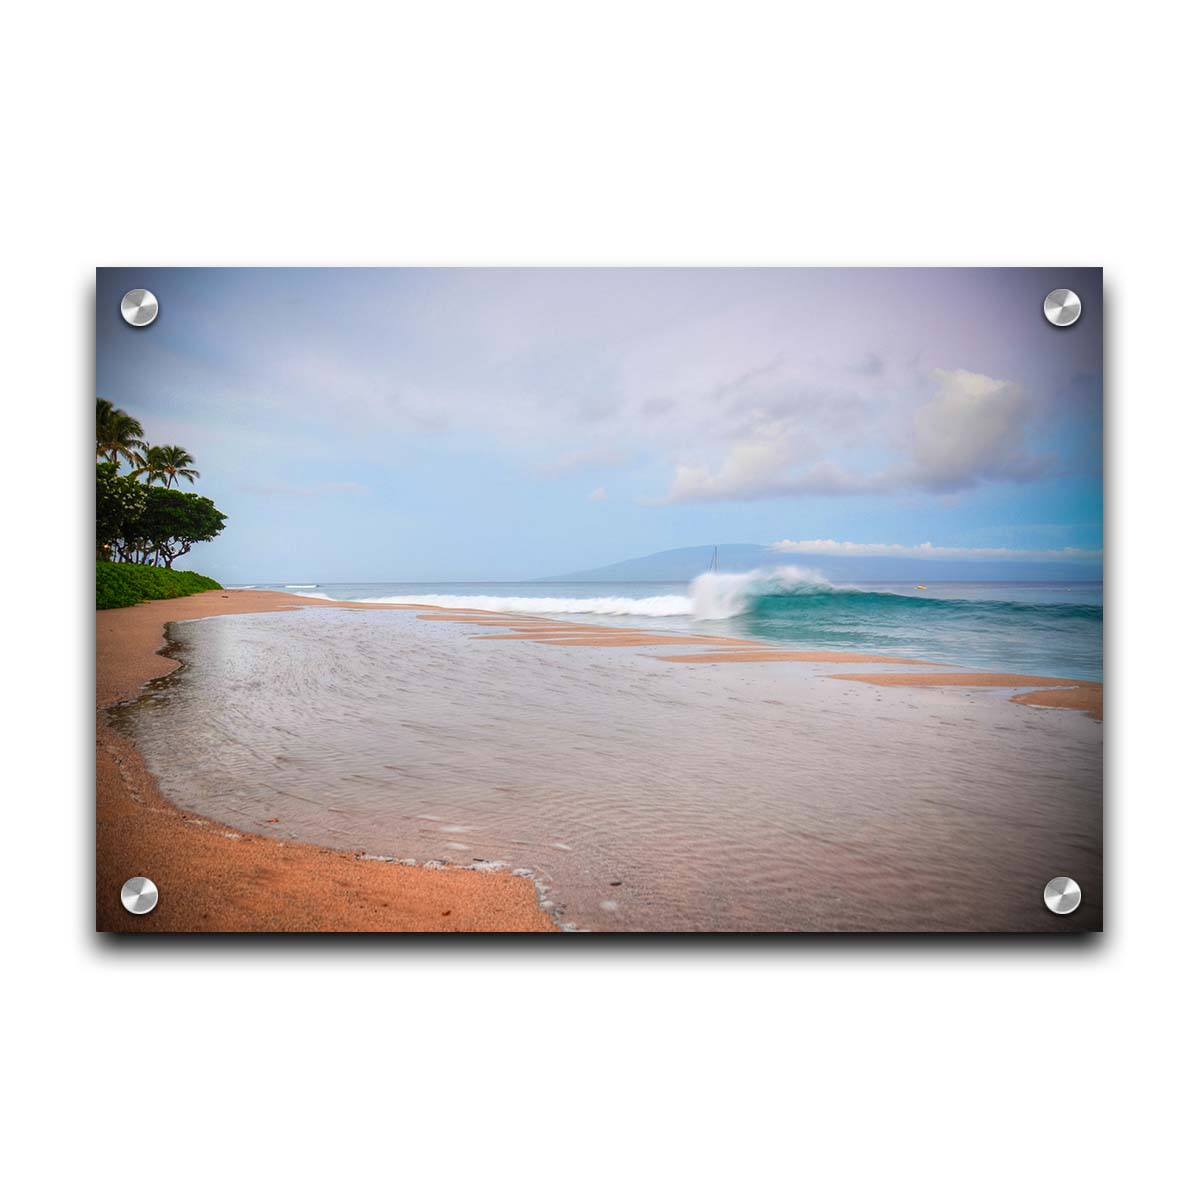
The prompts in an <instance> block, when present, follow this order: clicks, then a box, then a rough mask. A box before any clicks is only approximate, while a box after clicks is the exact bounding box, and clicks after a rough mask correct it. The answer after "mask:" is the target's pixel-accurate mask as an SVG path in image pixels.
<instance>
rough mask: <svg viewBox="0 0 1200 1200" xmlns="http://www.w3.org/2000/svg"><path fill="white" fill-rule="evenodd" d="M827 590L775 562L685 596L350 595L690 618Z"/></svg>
mask: <svg viewBox="0 0 1200 1200" xmlns="http://www.w3.org/2000/svg"><path fill="white" fill-rule="evenodd" d="M833 590H835V589H834V585H833V584H831V583H830V582H829V580H828V579H826V578H825V576H824V575H822V574H821V573H820V572H819V571H813V570H808V569H806V568H804V567H778V568H776V569H774V570H770V571H746V572H744V573H742V574H737V575H734V574H721V573H719V572H712V571H708V572H705V574H703V575H698V576H697V577H696V578H695V579H693V580H692V582H691V586H690V587H689V589H688V595H686V596H683V595H678V594H671V595H667V596H474V595H469V594H468V595H456V594H447V593H441V592H436V593H429V592H422V593H420V594H406V595H401V596H369V597H356V598H355V600H353V601H351V603H358V604H429V605H435V606H436V607H438V608H478V609H483V610H485V611H486V612H497V613H527V614H530V615H546V616H550V615H556V616H596V617H691V618H692V619H693V620H696V621H725V620H728V619H729V618H730V617H736V616H738V615H739V614H740V613H744V612H746V611H748V610H749V609H750V608H751V607H752V606H753V604H754V601H755V599H756V598H757V597H759V596H788V595H800V594H803V593H805V592H828V591H833ZM313 594H315V595H317V596H322V597H323V595H324V594H323V593H321V592H316V593H313Z"/></svg>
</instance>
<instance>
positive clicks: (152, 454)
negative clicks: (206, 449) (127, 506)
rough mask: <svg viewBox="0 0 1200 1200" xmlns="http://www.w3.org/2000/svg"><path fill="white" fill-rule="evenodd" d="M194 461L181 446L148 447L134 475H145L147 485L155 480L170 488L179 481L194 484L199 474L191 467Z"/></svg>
mask: <svg viewBox="0 0 1200 1200" xmlns="http://www.w3.org/2000/svg"><path fill="white" fill-rule="evenodd" d="M195 461H196V460H195V459H194V458H193V457H192V456H191V455H190V454H189V453H188V452H187V451H186V450H185V449H184V448H183V447H182V446H148V447H147V448H146V453H145V455H144V457H142V458H141V461H140V463H139V464H138V467H137V469H136V470H135V471H134V474H135V475H145V477H146V482H147V483H154V482H155V481H156V480H157V481H159V482H161V483H165V484H166V485H167V487H170V486H171V485H172V484H173V483H177V482H178V481H179V480H180V479H186V480H187V481H188V482H189V483H195V482H196V480H197V479H199V478H200V472H199V471H197V470H195V469H194V468H193V467H192V463H194V462H195Z"/></svg>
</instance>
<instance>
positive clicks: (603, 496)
mask: <svg viewBox="0 0 1200 1200" xmlns="http://www.w3.org/2000/svg"><path fill="white" fill-rule="evenodd" d="M607 499H608V492H607V491H606V490H605V489H604V488H602V487H598V488H597V489H596V490H595V491H594V492H592V493H591V495H589V496H588V500H590V501H591V502H592V503H596V502H597V501H599V500H607Z"/></svg>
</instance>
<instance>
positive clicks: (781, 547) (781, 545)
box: [770, 538, 1104, 562]
mask: <svg viewBox="0 0 1200 1200" xmlns="http://www.w3.org/2000/svg"><path fill="white" fill-rule="evenodd" d="M770 549H772V550H775V551H777V552H778V553H780V554H825V555H834V556H838V557H842V556H844V557H847V558H950V559H982V560H992V561H995V560H1003V559H1016V560H1019V561H1021V562H1061V561H1063V560H1071V561H1076V562H1088V561H1094V560H1097V561H1098V560H1099V559H1100V558H1102V557H1103V554H1104V552H1103V551H1102V550H1084V549H1079V548H1078V547H1076V546H1065V547H1064V548H1063V549H1061V550H1012V549H1009V548H1007V547H1000V546H934V545H932V544H931V543H929V542H922V543H921V544H920V545H918V546H901V545H896V544H889V543H885V542H837V541H833V540H831V539H830V538H810V539H808V540H806V541H793V540H792V539H790V538H785V539H784V540H783V541H780V542H772V543H771V546H770Z"/></svg>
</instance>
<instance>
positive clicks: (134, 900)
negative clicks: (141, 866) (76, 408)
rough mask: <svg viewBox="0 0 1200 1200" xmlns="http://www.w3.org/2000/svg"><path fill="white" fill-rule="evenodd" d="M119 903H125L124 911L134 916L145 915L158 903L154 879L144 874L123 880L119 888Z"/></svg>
mask: <svg viewBox="0 0 1200 1200" xmlns="http://www.w3.org/2000/svg"><path fill="white" fill-rule="evenodd" d="M121 903H122V904H123V905H125V909H126V911H127V912H131V913H133V914H134V916H137V917H143V916H145V915H146V913H148V912H150V911H151V910H152V909H153V908H154V906H155V905H156V904H157V903H158V888H157V887H156V886H155V883H154V880H153V879H147V878H146V877H145V876H144V875H135V876H134V877H133V878H132V879H127V880H125V884H124V886H123V887H122V888H121Z"/></svg>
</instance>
